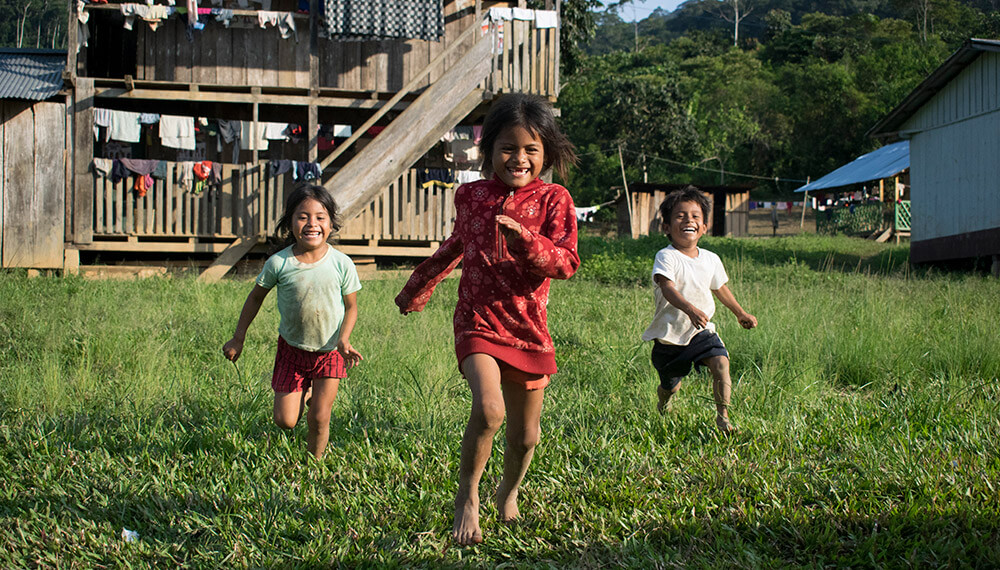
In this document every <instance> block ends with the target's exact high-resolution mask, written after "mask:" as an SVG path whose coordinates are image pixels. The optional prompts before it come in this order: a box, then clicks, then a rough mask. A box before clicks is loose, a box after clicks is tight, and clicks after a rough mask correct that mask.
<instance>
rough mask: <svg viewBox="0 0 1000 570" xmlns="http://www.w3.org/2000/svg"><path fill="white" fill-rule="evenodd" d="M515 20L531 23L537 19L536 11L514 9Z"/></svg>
mask: <svg viewBox="0 0 1000 570" xmlns="http://www.w3.org/2000/svg"><path fill="white" fill-rule="evenodd" d="M513 11H514V14H513V15H514V19H515V20H525V21H527V22H531V21H533V20H534V19H535V11H534V10H529V9H527V8H513Z"/></svg>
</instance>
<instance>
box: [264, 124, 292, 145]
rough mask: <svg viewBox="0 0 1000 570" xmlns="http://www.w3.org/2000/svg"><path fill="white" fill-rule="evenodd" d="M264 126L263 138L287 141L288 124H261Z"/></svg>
mask: <svg viewBox="0 0 1000 570" xmlns="http://www.w3.org/2000/svg"><path fill="white" fill-rule="evenodd" d="M261 124H263V125H264V138H265V139H267V140H272V141H287V140H288V135H287V134H286V131H287V130H288V123H261Z"/></svg>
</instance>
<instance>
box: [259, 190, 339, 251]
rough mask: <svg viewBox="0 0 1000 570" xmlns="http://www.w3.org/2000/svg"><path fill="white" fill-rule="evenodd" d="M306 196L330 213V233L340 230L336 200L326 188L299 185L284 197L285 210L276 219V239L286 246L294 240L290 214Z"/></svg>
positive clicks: (293, 212) (292, 213)
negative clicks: (331, 229) (331, 228)
mask: <svg viewBox="0 0 1000 570" xmlns="http://www.w3.org/2000/svg"><path fill="white" fill-rule="evenodd" d="M307 198H312V199H313V200H316V201H317V202H319V203H320V204H322V205H323V208H325V209H326V212H327V213H328V214H330V225H331V226H332V227H333V231H332V232H330V235H333V234H335V233H337V232H338V231H340V216H338V212H339V209H338V208H337V202H336V201H334V199H333V196H331V195H330V193H329V192H327V190H326V188H323V187H322V186H320V185H318V184H309V185H303V186H299V187H298V188H296V189H295V190H292V193H291V194H289V195H288V197H287V198H286V199H285V211H284V213H283V214H281V218H279V219H278V226H277V227H276V228H275V233H276V234H277V236H278V239H279V240H281V241H283V242H284V244H285V245H286V246H287V245H291V244H292V243H293V242H294V241H295V236H293V235H292V216H293V215H294V214H295V210H296V208H298V207H299V204H301V203H302V202H304V201H305V200H306V199H307Z"/></svg>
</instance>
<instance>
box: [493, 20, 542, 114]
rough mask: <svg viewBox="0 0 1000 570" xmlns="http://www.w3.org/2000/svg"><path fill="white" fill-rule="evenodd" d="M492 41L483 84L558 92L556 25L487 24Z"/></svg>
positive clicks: (538, 92)
mask: <svg viewBox="0 0 1000 570" xmlns="http://www.w3.org/2000/svg"><path fill="white" fill-rule="evenodd" d="M490 32H491V33H492V34H493V39H494V41H495V47H494V60H493V73H492V74H491V76H490V79H489V80H488V81H487V84H486V85H485V88H486V89H487V90H489V91H492V92H494V93H534V94H536V95H542V96H547V97H551V98H552V99H555V98H557V97H558V96H559V29H558V28H542V29H539V28H536V27H535V24H534V22H530V21H522V20H511V21H502V22H499V23H497V24H492V25H491V26H490Z"/></svg>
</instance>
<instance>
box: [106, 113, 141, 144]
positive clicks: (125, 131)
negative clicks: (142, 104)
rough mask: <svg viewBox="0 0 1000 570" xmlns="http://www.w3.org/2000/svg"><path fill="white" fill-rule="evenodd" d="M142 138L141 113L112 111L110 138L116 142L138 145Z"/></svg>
mask: <svg viewBox="0 0 1000 570" xmlns="http://www.w3.org/2000/svg"><path fill="white" fill-rule="evenodd" d="M141 136H142V125H140V124H139V113H133V112H132V111H111V125H110V126H109V127H108V138H110V139H112V140H116V141H122V142H128V143H137V142H139V139H140V138H141Z"/></svg>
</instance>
